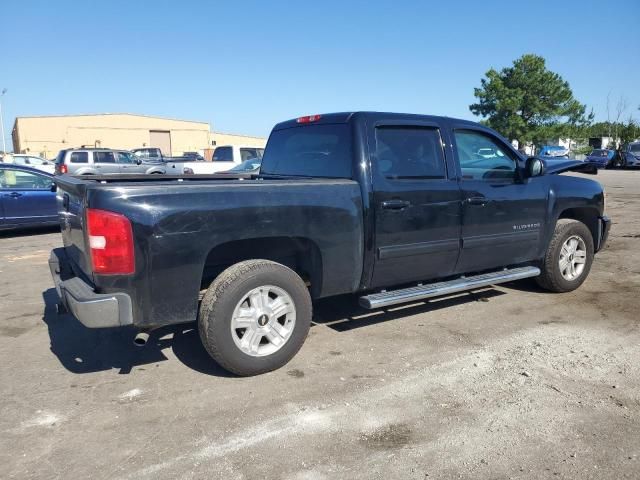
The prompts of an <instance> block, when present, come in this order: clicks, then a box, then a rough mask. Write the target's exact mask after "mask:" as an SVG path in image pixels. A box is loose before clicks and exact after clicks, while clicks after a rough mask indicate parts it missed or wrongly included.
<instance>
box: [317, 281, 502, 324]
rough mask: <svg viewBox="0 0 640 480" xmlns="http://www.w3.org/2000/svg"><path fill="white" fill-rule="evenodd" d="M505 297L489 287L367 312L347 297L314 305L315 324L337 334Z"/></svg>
mask: <svg viewBox="0 0 640 480" xmlns="http://www.w3.org/2000/svg"><path fill="white" fill-rule="evenodd" d="M500 295H505V292H501V291H500V290H496V289H494V288H491V287H486V288H482V289H477V290H471V291H467V292H461V293H458V294H455V295H449V296H445V297H436V298H430V299H426V300H420V301H417V302H413V303H408V304H400V305H395V306H392V307H387V308H378V309H375V310H367V309H365V308H362V307H361V306H360V305H358V299H357V297H355V296H353V295H345V296H341V297H336V298H332V299H328V300H320V301H319V302H318V303H317V305H316V306H315V312H314V316H313V324H314V325H325V326H327V327H329V328H331V329H333V330H335V331H337V332H345V331H349V330H353V329H355V328H362V327H368V326H369V325H375V324H377V323H382V322H388V321H390V320H395V319H398V318H402V317H406V316H409V315H418V314H421V313H428V312H432V311H435V310H439V309H441V308H448V307H451V306H454V305H460V304H463V303H468V302H488V301H489V299H491V298H493V297H498V296H500Z"/></svg>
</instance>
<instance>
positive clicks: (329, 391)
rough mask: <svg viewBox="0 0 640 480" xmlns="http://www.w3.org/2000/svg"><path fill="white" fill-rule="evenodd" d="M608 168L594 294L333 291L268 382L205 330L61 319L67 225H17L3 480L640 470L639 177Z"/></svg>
mask: <svg viewBox="0 0 640 480" xmlns="http://www.w3.org/2000/svg"><path fill="white" fill-rule="evenodd" d="M597 178H598V179H599V180H600V181H601V182H602V183H603V185H604V186H605V189H606V192H607V212H608V214H609V215H610V216H611V217H612V219H613V226H612V231H611V235H610V237H609V241H608V247H607V249H606V250H604V251H603V252H601V253H599V254H598V255H597V257H596V261H595V263H594V267H593V269H592V272H591V275H590V277H589V278H588V280H587V281H586V283H585V284H584V285H583V286H582V287H581V288H580V289H578V290H577V291H575V292H572V293H568V294H550V293H545V292H543V291H542V290H539V289H538V288H537V287H536V286H535V284H534V283H533V282H531V281H521V282H515V283H510V284H506V285H503V286H499V287H495V288H487V289H483V290H478V291H473V292H471V293H464V294H459V295H456V296H453V297H446V298H440V299H434V300H431V301H428V302H420V303H419V304H414V305H409V306H403V307H399V308H398V307H397V308H389V309H387V310H385V311H374V312H369V311H364V310H361V309H360V308H358V307H357V301H356V299H355V298H350V297H347V298H339V299H331V300H325V301H322V302H321V303H319V304H318V305H317V306H316V310H315V316H314V321H315V324H314V326H313V327H312V328H311V332H310V336H309V338H308V339H307V342H306V344H305V345H304V347H303V348H302V350H301V352H300V353H299V354H298V355H297V356H296V357H295V358H294V359H293V360H292V361H291V362H290V363H289V364H288V365H286V366H285V367H284V368H282V369H280V370H278V371H275V372H272V373H269V374H266V375H262V376H258V377H253V378H236V377H233V376H231V375H229V374H227V373H226V372H225V371H224V370H222V369H221V368H219V367H217V366H216V365H215V364H214V363H213V362H212V361H211V360H210V359H209V357H208V356H207V354H206V352H205V350H204V348H203V347H202V346H201V344H200V341H199V338H198V334H197V331H196V330H195V329H194V324H185V325H182V326H178V327H171V328H165V329H161V330H157V331H155V332H153V333H152V335H151V339H150V341H149V343H148V344H147V346H146V347H144V348H142V349H141V348H137V347H135V346H134V345H133V343H132V339H133V334H134V332H133V331H130V330H88V329H85V328H84V327H83V326H82V325H80V324H79V323H78V322H77V321H76V320H75V319H73V318H72V317H70V316H68V315H63V316H57V315H56V310H55V305H56V302H57V296H56V292H55V289H53V286H52V282H51V278H50V275H49V271H48V266H47V259H48V255H49V251H50V249H51V248H53V247H55V246H59V244H60V241H61V240H60V236H59V234H58V233H56V232H55V231H48V232H46V231H45V232H42V231H40V232H20V233H6V232H5V233H2V234H0V247H1V248H0V284H1V289H0V365H1V368H0V381H1V382H2V390H1V392H0V412H1V415H0V430H1V431H2V435H1V437H0V460H1V465H2V466H0V477H2V478H19V479H24V478H95V479H102V478H104V479H111V478H122V479H125V478H131V479H139V478H141V479H146V478H148V479H152V478H153V479H156V478H225V479H236V478H237V479H244V478H247V479H252V478H286V479H324V478H363V479H365V478H366V479H370V478H408V479H424V478H594V479H604V478H611V479H620V478H638V477H639V476H640V371H639V368H638V367H639V364H640V328H639V325H640V315H639V314H638V312H640V253H639V248H638V247H639V246H640V171H602V172H601V173H600V175H599V176H598V177H597Z"/></svg>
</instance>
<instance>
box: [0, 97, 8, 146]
mask: <svg viewBox="0 0 640 480" xmlns="http://www.w3.org/2000/svg"><path fill="white" fill-rule="evenodd" d="M5 93H7V89H6V88H3V89H2V92H1V93H0V133H1V134H2V154H3V155H4V154H5V153H7V145H6V143H5V139H4V119H3V118H2V97H4V94H5Z"/></svg>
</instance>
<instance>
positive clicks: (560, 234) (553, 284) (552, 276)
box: [536, 218, 594, 293]
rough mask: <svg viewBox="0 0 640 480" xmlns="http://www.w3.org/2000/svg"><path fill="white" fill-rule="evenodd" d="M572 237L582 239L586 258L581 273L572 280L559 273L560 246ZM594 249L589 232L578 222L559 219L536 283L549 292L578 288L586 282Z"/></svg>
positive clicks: (568, 290)
mask: <svg viewBox="0 0 640 480" xmlns="http://www.w3.org/2000/svg"><path fill="white" fill-rule="evenodd" d="M572 236H576V237H579V238H581V239H582V241H583V242H584V245H585V247H586V257H585V263H584V269H583V270H582V273H581V274H580V275H579V276H578V277H577V278H575V279H573V280H568V279H566V278H565V277H563V275H562V272H561V271H560V264H559V261H560V251H561V249H562V245H563V244H564V243H565V242H566V241H567V240H568V239H569V238H570V237H572ZM593 257H594V247H593V237H592V236H591V231H590V230H589V228H587V226H586V225H585V224H584V223H582V222H579V221H578V220H571V219H565V218H563V219H560V220H558V223H556V227H555V230H554V232H553V236H552V237H551V241H550V242H549V246H548V247H547V251H546V253H545V256H544V258H543V260H542V264H541V266H540V270H541V271H542V273H541V274H540V276H538V277H536V282H537V283H538V285H540V286H541V287H542V288H544V289H545V290H549V291H551V292H558V293H561V292H570V291H572V290H575V289H576V288H578V287H579V286H580V285H582V283H583V282H584V281H585V280H586V278H587V276H588V275H589V271H590V270H591V264H592V263H593Z"/></svg>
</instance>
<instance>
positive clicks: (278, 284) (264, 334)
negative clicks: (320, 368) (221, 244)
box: [198, 260, 312, 376]
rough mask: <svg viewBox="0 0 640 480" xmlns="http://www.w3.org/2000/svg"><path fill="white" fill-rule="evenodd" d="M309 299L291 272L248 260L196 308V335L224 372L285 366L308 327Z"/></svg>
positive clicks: (226, 273)
mask: <svg viewBox="0 0 640 480" xmlns="http://www.w3.org/2000/svg"><path fill="white" fill-rule="evenodd" d="M311 310H312V309H311V297H310V295H309V291H308V289H307V287H306V286H305V284H304V282H303V281H302V279H301V278H300V277H299V276H298V275H297V274H296V273H295V272H294V271H293V270H291V269H289V268H287V267H285V266H284V265H281V264H279V263H275V262H271V261H268V260H247V261H244V262H240V263H237V264H235V265H233V266H231V267H229V268H228V269H226V270H225V271H224V272H222V273H221V274H220V275H219V276H218V277H217V278H216V279H215V280H214V281H213V283H212V284H211V286H210V287H209V288H208V290H207V292H206V293H205V295H204V298H203V299H202V303H201V305H200V314H199V318H198V330H199V332H200V338H201V339H202V343H203V344H204V346H205V348H206V350H207V352H209V354H210V355H211V356H212V357H213V359H214V360H215V361H216V362H218V363H219V364H220V365H221V366H222V367H223V368H225V369H226V370H229V371H230V372H233V373H235V374H237V375H242V376H248V375H257V374H260V373H264V372H268V371H271V370H275V369H276V368H279V367H281V366H283V365H285V364H286V363H287V362H288V361H289V360H291V358H293V356H294V355H295V354H296V353H297V352H298V350H300V347H302V344H303V343H304V341H305V338H306V337H307V333H308V332H309V327H310V325H311Z"/></svg>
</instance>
